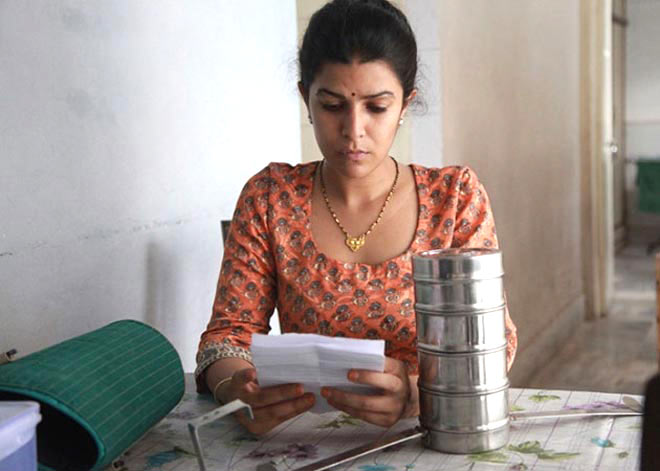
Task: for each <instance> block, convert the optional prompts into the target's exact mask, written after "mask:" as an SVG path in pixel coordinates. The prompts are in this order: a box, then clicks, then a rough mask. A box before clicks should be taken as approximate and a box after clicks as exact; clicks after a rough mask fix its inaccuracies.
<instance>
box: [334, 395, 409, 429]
mask: <svg viewBox="0 0 660 471" xmlns="http://www.w3.org/2000/svg"><path fill="white" fill-rule="evenodd" d="M328 404H330V405H331V406H332V407H334V408H335V409H339V410H340V411H342V412H345V413H346V414H348V415H350V416H351V417H355V418H356V419H360V420H364V421H365V422H369V423H370V424H375V425H379V426H381V427H391V426H392V425H394V424H395V423H396V422H397V420H398V417H396V416H394V415H392V414H383V413H379V412H372V411H368V410H363V409H357V408H354V407H350V406H347V405H345V404H341V403H338V402H334V401H333V400H332V399H331V398H329V399H328Z"/></svg>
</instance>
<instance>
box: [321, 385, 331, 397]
mask: <svg viewBox="0 0 660 471" xmlns="http://www.w3.org/2000/svg"><path fill="white" fill-rule="evenodd" d="M321 396H323V397H325V398H326V399H327V398H328V396H330V391H328V390H327V389H326V388H321Z"/></svg>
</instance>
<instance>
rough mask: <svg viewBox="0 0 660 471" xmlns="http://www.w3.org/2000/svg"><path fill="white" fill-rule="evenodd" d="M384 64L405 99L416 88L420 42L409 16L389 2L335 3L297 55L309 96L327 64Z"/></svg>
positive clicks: (312, 25)
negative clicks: (354, 61) (396, 78)
mask: <svg viewBox="0 0 660 471" xmlns="http://www.w3.org/2000/svg"><path fill="white" fill-rule="evenodd" d="M353 59H358V60H359V61H360V62H362V63H364V62H370V61H375V60H383V61H385V62H387V63H388V64H389V65H390V67H392V69H393V70H394V73H395V74H396V76H397V77H398V79H399V82H400V83H401V88H403V98H404V100H405V99H406V98H407V97H408V96H409V95H410V93H411V92H412V91H413V90H414V89H415V87H416V77H417V60H418V59H417V42H416V41H415V35H414V33H413V31H412V28H411V27H410V24H409V23H408V20H407V19H406V17H405V15H404V14H403V13H402V12H401V10H399V9H398V8H397V7H395V6H394V5H392V4H391V3H390V2H388V1H387V0H333V1H331V2H329V3H327V4H326V5H325V6H323V7H322V8H321V9H320V10H318V11H317V12H316V13H314V14H313V15H312V17H311V19H310V20H309V25H308V27H307V30H306V31H305V35H304V36H303V40H302V46H301V47H300V51H299V53H298V61H299V66H300V81H301V83H302V88H303V90H305V92H306V93H308V92H309V88H310V86H311V85H312V82H313V81H314V78H315V77H316V74H317V73H318V72H319V70H320V69H321V67H322V66H323V64H324V63H326V62H334V63H342V64H349V63H350V62H351V60H353Z"/></svg>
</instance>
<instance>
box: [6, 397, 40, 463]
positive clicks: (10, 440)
mask: <svg viewBox="0 0 660 471" xmlns="http://www.w3.org/2000/svg"><path fill="white" fill-rule="evenodd" d="M40 421H41V414H39V404H38V403H36V402H32V401H0V471H36V470H37V433H36V432H37V424H38V423H39V422H40Z"/></svg>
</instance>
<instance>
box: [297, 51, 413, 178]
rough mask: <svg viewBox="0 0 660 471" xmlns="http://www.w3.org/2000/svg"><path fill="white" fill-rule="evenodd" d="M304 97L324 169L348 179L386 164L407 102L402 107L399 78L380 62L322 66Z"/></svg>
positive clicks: (364, 174) (401, 91)
mask: <svg viewBox="0 0 660 471" xmlns="http://www.w3.org/2000/svg"><path fill="white" fill-rule="evenodd" d="M306 98H307V99H306V102H307V107H308V111H309V113H310V116H311V118H312V122H313V126H314V135H315V136H316V142H317V143H318V145H319V148H320V150H321V153H322V154H323V156H324V157H325V160H326V161H327V164H328V166H329V167H331V168H332V169H333V170H335V171H336V172H339V173H341V174H342V175H344V176H346V177H350V178H360V177H363V176H366V175H369V174H370V173H371V172H372V171H373V170H374V169H376V168H377V167H378V166H379V165H380V164H381V163H382V162H384V161H385V159H386V158H387V156H388V153H389V150H390V147H391V146H392V142H393V141H394V136H395V135H396V131H397V129H398V126H399V119H400V118H401V117H402V116H403V113H404V112H405V108H406V107H407V103H408V100H406V106H403V105H404V102H403V88H402V87H401V84H400V82H399V79H398V78H397V76H396V74H395V73H394V71H393V70H392V69H391V67H390V66H389V65H388V64H387V63H386V62H384V61H380V60H378V61H372V62H365V63H360V62H358V61H353V62H351V63H350V64H338V63H326V64H324V65H323V66H322V67H321V69H320V71H319V72H318V73H317V75H316V77H315V79H314V81H313V82H312V84H311V86H310V88H309V95H308V96H307V97H306ZM409 98H411V97H409Z"/></svg>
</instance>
